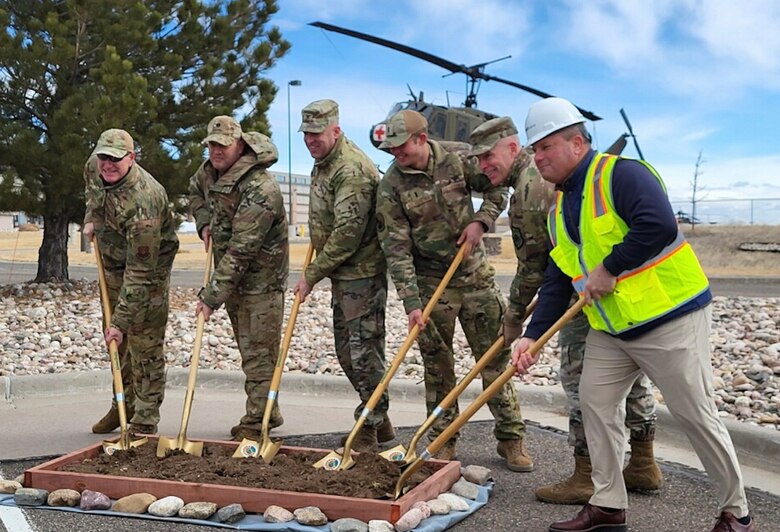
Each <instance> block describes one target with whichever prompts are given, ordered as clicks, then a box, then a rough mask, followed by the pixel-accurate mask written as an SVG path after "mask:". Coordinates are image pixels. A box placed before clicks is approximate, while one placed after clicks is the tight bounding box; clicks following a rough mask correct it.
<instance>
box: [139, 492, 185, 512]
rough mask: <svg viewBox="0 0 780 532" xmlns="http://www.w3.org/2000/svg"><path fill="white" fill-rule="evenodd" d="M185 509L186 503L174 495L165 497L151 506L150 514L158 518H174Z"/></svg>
mask: <svg viewBox="0 0 780 532" xmlns="http://www.w3.org/2000/svg"><path fill="white" fill-rule="evenodd" d="M183 507H184V501H183V500H182V499H181V498H179V497H176V496H174V495H170V496H168V497H163V498H162V499H159V500H156V501H154V502H153V503H152V504H151V505H149V509H148V510H147V512H149V513H150V514H152V515H155V516H157V517H173V516H174V515H176V514H178V513H179V510H181V509H182V508H183Z"/></svg>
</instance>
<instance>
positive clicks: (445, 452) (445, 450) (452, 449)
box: [433, 439, 457, 460]
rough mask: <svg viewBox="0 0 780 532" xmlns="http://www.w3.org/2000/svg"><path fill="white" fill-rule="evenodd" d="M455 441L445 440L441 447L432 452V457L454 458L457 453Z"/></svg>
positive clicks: (439, 458) (437, 458) (438, 458)
mask: <svg viewBox="0 0 780 532" xmlns="http://www.w3.org/2000/svg"><path fill="white" fill-rule="evenodd" d="M456 442H457V441H456V440H454V439H450V440H447V441H446V442H445V443H444V445H442V446H441V449H439V450H438V451H436V452H435V453H433V457H434V458H435V459H436V460H454V459H455V456H456V455H457V449H456Z"/></svg>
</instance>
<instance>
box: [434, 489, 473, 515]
mask: <svg viewBox="0 0 780 532" xmlns="http://www.w3.org/2000/svg"><path fill="white" fill-rule="evenodd" d="M436 498H437V499H439V500H441V501H444V502H445V503H447V504H448V505H449V507H450V511H453V512H465V511H466V510H468V509H469V503H467V502H466V499H464V498H463V497H460V496H458V495H455V494H454V493H442V494H441V495H439V496H438V497H436Z"/></svg>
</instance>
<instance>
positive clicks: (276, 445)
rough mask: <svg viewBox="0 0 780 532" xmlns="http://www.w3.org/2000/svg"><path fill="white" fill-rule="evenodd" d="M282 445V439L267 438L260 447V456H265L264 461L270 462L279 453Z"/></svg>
mask: <svg viewBox="0 0 780 532" xmlns="http://www.w3.org/2000/svg"><path fill="white" fill-rule="evenodd" d="M281 447H282V440H278V441H271V440H270V439H268V440H265V441H264V442H263V444H262V446H261V447H260V456H261V457H262V458H263V462H265V463H266V464H270V463H271V460H273V459H274V456H276V455H277V453H278V452H279V449H281Z"/></svg>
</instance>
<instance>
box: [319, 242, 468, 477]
mask: <svg viewBox="0 0 780 532" xmlns="http://www.w3.org/2000/svg"><path fill="white" fill-rule="evenodd" d="M469 248H470V246H469V245H468V244H463V245H462V246H461V247H460V249H459V250H458V253H457V255H455V258H454V259H453V260H452V264H450V267H449V269H448V270H447V273H445V274H444V277H443V278H442V280H441V282H440V283H439V286H437V287H436V290H435V291H434V293H433V295H432V296H431V299H430V300H429V301H428V304H427V305H425V308H424V309H423V313H422V321H423V323H426V322H427V321H428V319H429V318H430V316H431V313H432V312H433V309H434V307H435V306H436V303H437V302H438V301H439V298H440V297H441V295H442V294H443V293H444V289H445V288H447V285H448V284H449V282H450V279H452V276H453V275H454V274H455V270H457V269H458V266H460V263H461V262H462V261H463V257H465V256H466V255H467V254H468V253H469V252H470V249H469ZM419 334H420V328H419V327H418V326H417V324H415V325H414V326H413V327H412V328H411V330H410V331H409V334H408V335H407V336H406V340H405V341H404V343H403V345H401V348H400V349H399V350H398V353H397V354H396V355H395V358H393V361H392V362H391V363H390V366H389V367H388V368H387V370H385V374H384V375H382V380H381V381H379V384H378V385H377V387H376V389H374V393H372V394H371V397H370V398H369V399H368V401H367V402H366V406H365V407H364V408H363V411H362V412H361V413H360V417H359V418H358V419H357V421H356V422H355V426H354V427H352V431H351V432H350V433H349V436H348V437H347V441H346V443H345V444H344V449H343V450H342V454H339V453H338V452H337V451H331V452H329V453H328V454H327V455H325V456H324V457H323V458H322V459H320V460H319V461H318V462H316V463H315V464H314V467H316V468H317V469H326V470H328V471H335V470H337V469H338V470H342V471H343V470H346V469H349V468H351V467H352V466H353V465H355V461H354V459H353V458H352V442H353V441H354V440H355V437H356V436H357V434H358V432H360V429H361V428H362V427H363V424H364V423H365V422H366V418H367V417H368V415H369V414H370V413H371V412H372V411H373V410H374V408H375V407H376V405H377V403H378V402H379V400H380V399H381V397H382V394H383V393H385V390H386V389H387V386H388V385H389V384H390V380H391V379H392V378H393V375H395V372H396V371H397V370H398V367H399V366H400V365H401V362H403V360H404V357H406V353H407V352H408V351H409V349H411V347H412V345H413V344H414V341H415V340H416V339H417V335H419Z"/></svg>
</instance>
